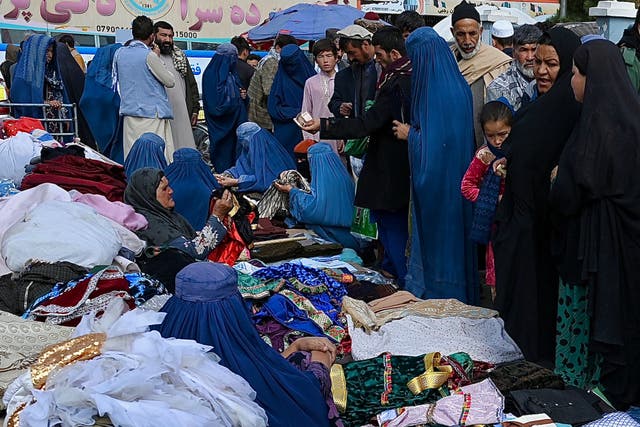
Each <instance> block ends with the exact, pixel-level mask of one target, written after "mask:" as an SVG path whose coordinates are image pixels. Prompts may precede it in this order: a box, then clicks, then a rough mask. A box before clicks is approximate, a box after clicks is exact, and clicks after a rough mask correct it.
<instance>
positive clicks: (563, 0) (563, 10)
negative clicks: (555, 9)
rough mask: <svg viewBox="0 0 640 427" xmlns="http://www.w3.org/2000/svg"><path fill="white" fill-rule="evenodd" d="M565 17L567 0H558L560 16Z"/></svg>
mask: <svg viewBox="0 0 640 427" xmlns="http://www.w3.org/2000/svg"><path fill="white" fill-rule="evenodd" d="M566 17H567V0H560V18H566Z"/></svg>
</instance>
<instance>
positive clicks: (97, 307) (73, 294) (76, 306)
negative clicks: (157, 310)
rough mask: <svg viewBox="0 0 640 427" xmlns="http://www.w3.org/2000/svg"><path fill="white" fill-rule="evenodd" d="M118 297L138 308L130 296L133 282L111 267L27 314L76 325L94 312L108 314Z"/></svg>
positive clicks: (30, 316) (58, 323)
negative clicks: (113, 300) (108, 306)
mask: <svg viewBox="0 0 640 427" xmlns="http://www.w3.org/2000/svg"><path fill="white" fill-rule="evenodd" d="M54 291H55V289H54ZM115 298H122V299H123V300H125V301H126V302H127V304H128V305H129V307H130V308H134V304H133V302H132V298H131V295H130V294H129V282H128V281H127V280H126V279H125V278H124V275H123V274H122V272H120V270H118V269H115V268H112V267H108V268H105V269H104V270H101V271H99V272H97V273H95V274H94V275H93V276H91V277H89V278H86V279H83V280H81V281H79V282H77V283H75V284H73V285H72V286H68V287H66V289H64V291H61V292H58V294H57V295H55V296H53V297H52V298H50V299H48V300H46V301H44V302H42V303H41V304H40V305H38V306H37V307H35V308H34V309H33V310H31V311H30V312H29V313H28V314H25V315H26V316H28V318H29V319H32V320H35V319H38V320H44V321H45V322H46V323H52V324H55V325H60V324H66V325H68V326H75V325H77V324H78V322H79V321H80V317H82V316H83V315H85V314H89V313H91V312H94V313H100V312H102V311H104V310H105V309H106V308H107V305H109V303H110V302H111V300H112V299H115Z"/></svg>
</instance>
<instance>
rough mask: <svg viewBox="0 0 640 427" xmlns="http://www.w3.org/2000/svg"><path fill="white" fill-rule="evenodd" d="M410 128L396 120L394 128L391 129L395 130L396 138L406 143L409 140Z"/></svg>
mask: <svg viewBox="0 0 640 427" xmlns="http://www.w3.org/2000/svg"><path fill="white" fill-rule="evenodd" d="M410 128H411V126H409V125H408V124H406V123H402V122H399V121H398V120H394V121H393V127H392V128H391V129H392V130H393V135H394V136H395V137H396V138H398V139H401V140H403V141H406V140H407V139H409V129H410Z"/></svg>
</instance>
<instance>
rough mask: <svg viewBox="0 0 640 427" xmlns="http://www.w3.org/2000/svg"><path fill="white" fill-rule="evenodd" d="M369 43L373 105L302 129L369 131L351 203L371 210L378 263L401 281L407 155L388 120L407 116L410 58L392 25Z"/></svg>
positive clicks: (339, 134) (326, 134) (342, 134)
mask: <svg viewBox="0 0 640 427" xmlns="http://www.w3.org/2000/svg"><path fill="white" fill-rule="evenodd" d="M371 45H372V47H373V48H374V50H375V56H376V60H377V61H378V63H379V64H380V66H381V67H382V69H383V72H382V75H381V76H380V79H379V83H378V88H377V93H376V95H375V102H374V104H373V106H372V107H371V108H370V109H369V110H367V111H366V112H364V113H363V114H362V115H355V117H353V118H344V117H339V116H336V117H332V118H322V119H316V118H314V119H313V120H312V121H310V122H308V123H307V124H306V125H305V126H304V127H303V129H304V130H306V131H307V132H317V131H318V130H319V131H320V138H321V139H347V138H362V137H365V136H370V140H369V145H368V147H367V152H366V155H365V157H364V165H363V167H362V172H361V173H360V177H359V179H358V187H357V190H356V198H355V204H356V205H357V206H360V207H364V208H369V209H370V210H371V214H372V217H373V218H374V220H375V221H376V223H377V225H378V236H379V239H380V241H381V243H382V245H383V246H384V250H385V256H384V259H383V264H382V268H383V269H384V270H386V271H388V272H389V273H391V274H393V275H394V276H395V277H396V278H397V280H398V284H400V286H403V285H404V276H405V275H406V272H407V266H406V263H407V260H406V256H405V250H406V246H407V240H408V237H409V233H408V208H409V188H410V185H409V156H408V151H407V142H406V141H402V140H399V139H398V138H396V137H395V135H394V132H393V129H392V128H393V121H394V120H398V121H401V122H403V123H409V122H410V120H411V117H410V114H411V61H410V60H409V58H408V57H407V53H406V49H405V45H404V38H403V37H402V32H401V31H400V30H399V29H398V28H395V27H384V28H382V29H380V30H378V31H376V33H375V34H374V35H373V38H372V41H371Z"/></svg>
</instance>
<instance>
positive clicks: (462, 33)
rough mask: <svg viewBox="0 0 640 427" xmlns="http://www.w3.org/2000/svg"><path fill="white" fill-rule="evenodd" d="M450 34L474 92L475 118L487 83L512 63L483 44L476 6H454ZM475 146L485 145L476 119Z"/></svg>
mask: <svg viewBox="0 0 640 427" xmlns="http://www.w3.org/2000/svg"><path fill="white" fill-rule="evenodd" d="M451 25H452V27H451V33H452V34H453V37H454V39H455V43H454V45H453V46H452V50H453V54H454V55H455V57H456V61H458V67H459V68H460V72H461V73H462V76H463V77H464V78H465V80H466V81H467V83H468V84H469V87H470V88H471V94H472V95H473V117H474V118H475V117H476V116H477V114H478V112H479V111H480V109H481V108H482V106H483V105H484V101H485V95H486V90H487V86H489V84H490V83H491V82H492V81H493V80H494V79H495V78H496V77H498V76H499V75H500V74H502V73H504V72H505V71H507V69H508V68H509V65H510V64H511V59H512V58H510V57H509V56H507V55H505V54H504V53H502V52H501V51H500V50H498V49H496V48H495V47H493V46H490V45H488V44H483V43H482V41H481V37H482V24H481V22H480V14H479V13H478V11H477V10H476V8H475V7H474V6H473V5H472V4H470V3H467V2H466V1H464V0H463V1H462V3H460V4H459V5H458V6H456V7H455V8H454V9H453V14H452V15H451ZM474 129H475V135H476V147H479V146H481V145H482V144H483V141H484V137H483V135H482V128H481V127H480V125H479V124H478V123H477V121H476V120H474Z"/></svg>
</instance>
